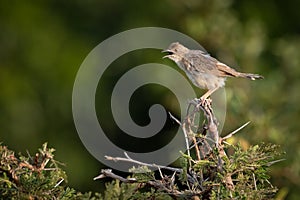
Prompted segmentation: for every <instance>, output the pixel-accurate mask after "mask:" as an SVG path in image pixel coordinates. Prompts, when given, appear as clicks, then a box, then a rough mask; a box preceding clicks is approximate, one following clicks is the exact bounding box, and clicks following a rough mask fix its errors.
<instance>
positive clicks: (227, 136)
mask: <svg viewBox="0 0 300 200" xmlns="http://www.w3.org/2000/svg"><path fill="white" fill-rule="evenodd" d="M248 124H250V121H249V122H247V123H245V124H243V125H242V126H240V127H239V128H238V129H236V130H234V131H232V132H231V133H229V134H228V135H226V136H225V137H223V138H222V140H227V139H228V138H230V137H232V136H233V135H234V134H236V133H237V132H239V131H240V130H241V129H243V128H245V127H246V126H247V125H248Z"/></svg>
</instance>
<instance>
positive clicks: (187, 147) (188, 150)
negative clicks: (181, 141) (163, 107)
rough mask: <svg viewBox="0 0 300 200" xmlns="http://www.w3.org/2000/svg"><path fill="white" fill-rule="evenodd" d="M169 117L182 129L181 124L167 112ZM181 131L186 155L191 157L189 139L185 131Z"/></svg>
mask: <svg viewBox="0 0 300 200" xmlns="http://www.w3.org/2000/svg"><path fill="white" fill-rule="evenodd" d="M169 115H170V117H171V118H172V119H173V120H174V121H175V122H177V123H178V124H179V125H180V126H181V127H182V123H181V122H180V121H179V120H178V119H176V118H175V117H174V116H173V115H172V114H171V113H170V112H169ZM182 131H183V134H184V138H185V148H186V151H187V155H188V156H189V157H191V152H190V148H189V146H190V144H189V137H188V135H187V133H186V131H185V129H182ZM189 164H191V163H189Z"/></svg>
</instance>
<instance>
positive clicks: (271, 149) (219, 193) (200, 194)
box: [105, 143, 283, 199]
mask: <svg viewBox="0 0 300 200" xmlns="http://www.w3.org/2000/svg"><path fill="white" fill-rule="evenodd" d="M224 148H226V149H228V150H227V151H228V152H231V153H228V154H229V155H228V157H222V158H220V156H219V155H220V154H219V152H217V151H212V152H211V154H210V155H208V156H207V157H206V158H204V159H202V160H199V161H194V160H192V159H191V158H190V157H189V156H186V155H183V156H182V157H181V158H180V159H181V160H182V159H183V160H186V162H183V163H188V162H189V161H192V163H193V164H192V166H190V167H189V170H188V171H187V170H182V171H181V173H177V174H176V178H175V179H174V174H173V175H166V174H161V172H160V173H159V174H160V175H157V176H155V175H154V174H153V172H150V171H149V169H147V167H145V166H142V167H140V168H134V169H133V170H131V172H132V173H133V174H132V176H131V178H135V180H136V181H135V182H134V183H129V182H123V183H120V182H119V180H115V181H113V182H111V183H109V184H107V185H106V192H105V197H106V198H109V199H149V198H154V197H155V199H159V198H163V199H168V198H170V199H172V198H175V197H176V198H177V199H190V198H200V199H274V198H275V194H276V192H277V190H278V189H277V188H276V187H274V186H273V185H272V184H271V183H270V176H269V169H270V166H271V165H272V164H273V163H276V162H277V161H279V160H278V159H279V158H280V157H282V155H283V153H282V152H281V150H280V148H279V146H277V145H272V144H263V143H262V144H260V145H255V146H251V147H250V148H248V149H247V150H243V148H242V147H241V145H236V146H235V145H226V146H224ZM220 159H221V160H220ZM184 166H185V164H184ZM184 166H183V167H184ZM158 177H159V178H158ZM229 177H230V180H231V179H232V183H233V185H232V186H230V187H229V186H228V184H229ZM191 179H193V180H191ZM128 180H129V179H128ZM130 180H132V179H130ZM167 197H168V198H167Z"/></svg>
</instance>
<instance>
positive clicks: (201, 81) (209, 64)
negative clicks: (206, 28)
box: [163, 42, 263, 100]
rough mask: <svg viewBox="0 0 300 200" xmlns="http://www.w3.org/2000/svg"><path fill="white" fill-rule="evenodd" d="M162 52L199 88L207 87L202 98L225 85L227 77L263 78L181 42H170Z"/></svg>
mask: <svg viewBox="0 0 300 200" xmlns="http://www.w3.org/2000/svg"><path fill="white" fill-rule="evenodd" d="M163 52H165V53H168V55H166V56H164V57H163V58H169V59H171V60H173V61H174V62H175V63H176V64H177V65H178V66H179V67H180V68H181V69H182V70H183V71H184V72H185V73H186V75H187V76H188V77H189V79H190V80H191V81H192V82H193V84H194V85H196V86H197V87H199V88H202V89H208V91H207V92H206V93H205V94H204V95H203V96H202V97H201V99H202V100H205V99H206V98H208V97H209V96H210V95H211V94H212V93H213V92H215V91H216V90H217V89H218V88H220V87H223V86H224V85H225V80H226V78H227V77H242V78H249V79H251V80H256V79H263V76H261V75H258V74H249V73H241V72H237V71H236V70H235V69H233V68H231V67H228V66H227V65H225V64H224V63H221V62H220V61H218V60H217V59H215V58H213V57H211V56H210V55H209V54H208V53H206V52H204V51H201V50H190V49H188V48H186V47H185V46H183V45H182V44H180V43H178V42H175V43H172V44H171V45H170V46H169V47H168V48H167V49H166V50H164V51H163Z"/></svg>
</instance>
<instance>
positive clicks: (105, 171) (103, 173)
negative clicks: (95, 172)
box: [94, 169, 137, 183]
mask: <svg viewBox="0 0 300 200" xmlns="http://www.w3.org/2000/svg"><path fill="white" fill-rule="evenodd" d="M105 177H111V178H113V179H118V180H120V181H122V182H124V183H133V182H136V181H137V180H136V179H135V178H128V179H127V178H123V177H122V176H118V175H116V174H114V173H113V172H112V170H111V169H102V170H101V174H100V175H99V176H96V177H95V178H94V180H97V179H101V178H105Z"/></svg>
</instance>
